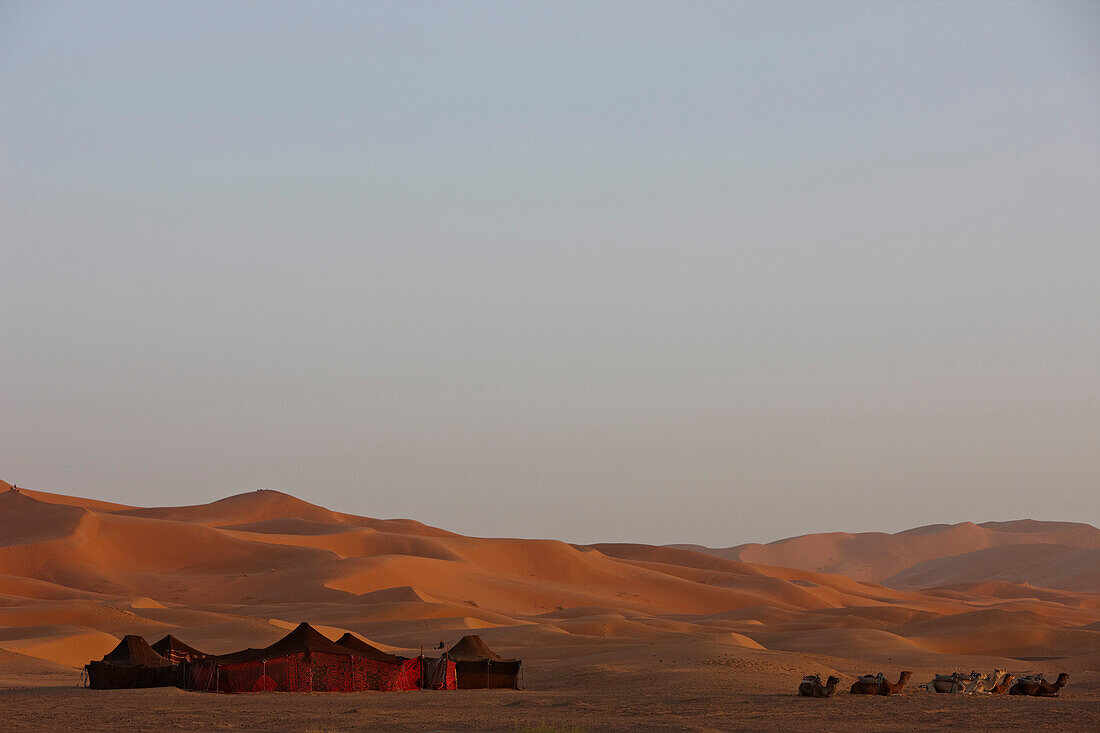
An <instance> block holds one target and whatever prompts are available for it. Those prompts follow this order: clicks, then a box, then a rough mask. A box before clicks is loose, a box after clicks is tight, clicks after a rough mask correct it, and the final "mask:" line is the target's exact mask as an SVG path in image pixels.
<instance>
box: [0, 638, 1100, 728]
mask: <svg viewBox="0 0 1100 733" xmlns="http://www.w3.org/2000/svg"><path fill="white" fill-rule="evenodd" d="M562 654H564V655H565V657H558V658H542V659H532V660H530V661H529V662H527V663H525V664H526V666H527V669H526V671H525V674H524V683H525V686H526V689H525V690H522V691H511V690H467V691H453V692H409V693H351V694H338V693H266V694H252V695H224V694H214V693H202V692H185V691H182V690H177V689H174V688H162V689H147V690H117V691H96V690H88V689H84V688H79V687H76V686H75V682H76V678H75V675H74V676H72V677H68V678H67V677H66V676H64V675H58V674H43V675H38V676H34V675H27V676H24V677H23V678H22V679H20V678H17V677H11V676H9V677H8V678H6V679H4V680H3V682H4V683H5V684H6V685H9V686H10V685H14V684H20V685H45V686H38V687H8V688H7V689H3V690H0V729H4V730H19V729H51V730H62V729H85V730H151V729H180V730H269V731H270V730H296V731H328V730H350V729H375V730H410V731H466V730H484V731H524V730H538V729H540V728H542V729H558V730H584V731H628V730H656V729H662V730H690V731H711V730H718V731H725V730H761V731H764V730H767V731H773V730H788V731H790V730H914V729H920V730H977V729H988V730H1013V729H1016V730H1060V731H1067V730H1082V731H1095V730H1100V673H1096V672H1077V673H1075V674H1074V675H1073V679H1072V680H1071V683H1070V685H1069V686H1068V687H1067V688H1066V689H1065V690H1064V691H1063V693H1062V695H1061V696H1060V697H1058V698H1025V697H1015V696H1013V697H1009V696H990V695H938V694H934V693H928V692H924V691H921V690H918V689H916V686H915V685H912V686H910V688H909V689H906V690H905V691H903V692H902V693H901V694H899V695H896V696H891V697H869V696H862V695H850V694H848V693H847V691H846V688H847V684H848V683H849V681H850V679H851V676H853V675H855V674H858V673H859V671H861V670H865V669H867V670H869V669H877V668H876V667H872V666H870V665H867V664H865V665H862V666H853V665H858V662H849V661H845V660H838V659H835V658H828V657H821V656H817V655H805V654H797V653H784V652H770V651H758V650H737V649H726V648H720V647H715V646H713V645H710V646H708V645H706V644H700V643H698V641H697V640H682V641H679V642H677V641H666V642H660V643H645V644H612V645H606V644H599V643H595V644H592V645H591V646H586V647H584V648H576V647H573V648H571V649H568V650H562ZM811 668H819V669H825V668H829V669H836V670H837V671H840V672H841V674H842V675H844V676H845V678H846V679H845V684H844V685H842V687H843V689H841V690H839V691H838V693H837V695H836V696H834V697H832V698H828V699H821V700H815V699H807V698H799V697H797V696H796V695H794V694H793V693H794V689H795V687H796V685H797V682H798V680H799V679H800V677H801V675H802V673H803V672H804V671H805V670H807V669H811ZM914 671H915V674H914V680H923V679H925V678H926V676H930V674H931V670H923V669H916V670H914ZM51 685H52V686H51ZM58 685H63V686H58Z"/></svg>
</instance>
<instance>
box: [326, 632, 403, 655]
mask: <svg viewBox="0 0 1100 733" xmlns="http://www.w3.org/2000/svg"><path fill="white" fill-rule="evenodd" d="M336 643H337V644H339V645H340V646H342V647H344V648H345V649H347V650H349V651H350V652H351V653H352V654H354V655H355V656H357V657H362V658H364V659H379V660H381V661H383V662H401V661H404V659H405V658H404V657H399V656H396V655H394V654H387V653H386V652H384V651H382V650H381V649H379V648H377V647H374V646H371V645H370V644H368V643H367V642H365V641H363V640H362V639H360V638H359V637H358V636H352V635H351V634H344V635H343V636H341V637H340V638H339V639H337V640H336Z"/></svg>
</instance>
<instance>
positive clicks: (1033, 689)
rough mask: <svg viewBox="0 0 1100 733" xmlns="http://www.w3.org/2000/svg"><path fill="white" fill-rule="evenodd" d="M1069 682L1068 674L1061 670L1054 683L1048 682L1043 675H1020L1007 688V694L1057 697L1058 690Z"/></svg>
mask: <svg viewBox="0 0 1100 733" xmlns="http://www.w3.org/2000/svg"><path fill="white" fill-rule="evenodd" d="M1067 682H1069V675H1068V674H1066V673H1065V672H1063V673H1062V674H1060V675H1058V679H1057V680H1055V682H1054V684H1053V685H1052V684H1050V683H1049V682H1047V681H1046V680H1045V679H1043V675H1038V676H1036V677H1021V678H1020V679H1019V680H1017V681H1016V684H1014V685H1013V686H1012V687H1010V688H1008V694H1009V695H1030V696H1031V697H1058V691H1059V690H1061V689H1062V688H1063V687H1065V686H1066V683H1067Z"/></svg>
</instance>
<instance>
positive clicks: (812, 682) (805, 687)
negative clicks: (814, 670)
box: [798, 674, 840, 697]
mask: <svg viewBox="0 0 1100 733" xmlns="http://www.w3.org/2000/svg"><path fill="white" fill-rule="evenodd" d="M838 684H840V678H839V677H834V676H833V675H829V679H828V681H826V682H825V683H824V684H822V683H821V675H819V674H808V675H806V676H805V677H803V678H802V682H801V683H799V685H798V694H799V695H801V696H802V697H832V694H833V692H835V691H836V686H837V685H838Z"/></svg>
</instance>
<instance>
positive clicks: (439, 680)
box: [336, 634, 458, 690]
mask: <svg viewBox="0 0 1100 733" xmlns="http://www.w3.org/2000/svg"><path fill="white" fill-rule="evenodd" d="M336 643H337V644H339V645H340V646H342V647H344V648H346V649H349V650H350V651H351V652H352V654H355V655H356V656H358V657H363V658H365V659H378V660H382V661H387V662H393V661H399V662H404V661H406V658H405V657H398V656H395V655H393V654H387V653H386V652H384V651H382V650H381V649H379V648H378V647H375V646H371V645H370V644H368V643H367V642H365V641H363V640H362V639H360V638H359V637H358V636H352V635H351V634H344V635H343V636H341V637H340V638H339V639H337V640H336ZM420 668H421V676H420V685H419V687H420V688H422V689H425V690H455V689H458V682H457V678H456V677H455V663H454V662H452V661H450V660H448V659H447V658H446V657H443V658H442V659H431V658H429V657H424V656H421V657H420Z"/></svg>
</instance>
